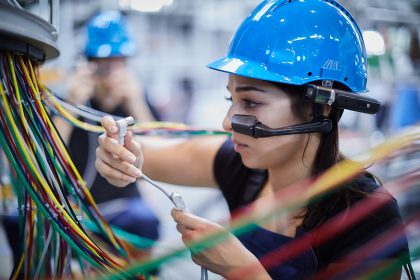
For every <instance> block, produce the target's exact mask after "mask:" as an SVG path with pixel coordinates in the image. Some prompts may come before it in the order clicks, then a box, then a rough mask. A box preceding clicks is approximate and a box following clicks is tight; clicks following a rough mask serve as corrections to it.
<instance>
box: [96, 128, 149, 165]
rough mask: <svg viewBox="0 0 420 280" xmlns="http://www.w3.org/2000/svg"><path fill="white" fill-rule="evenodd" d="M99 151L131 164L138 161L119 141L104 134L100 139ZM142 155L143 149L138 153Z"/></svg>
mask: <svg viewBox="0 0 420 280" xmlns="http://www.w3.org/2000/svg"><path fill="white" fill-rule="evenodd" d="M98 142H99V149H100V150H103V151H104V152H106V153H110V154H113V155H115V156H117V157H118V158H119V159H120V160H123V161H127V162H129V163H135V162H136V160H137V157H136V155H134V154H133V153H132V152H130V151H129V150H128V149H126V148H125V147H124V146H123V145H121V144H119V143H118V141H117V140H115V139H113V138H111V137H108V136H107V135H106V134H102V135H100V136H99V137H98ZM138 152H139V153H140V155H141V149H140V151H138Z"/></svg>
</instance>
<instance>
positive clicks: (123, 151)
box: [95, 116, 143, 187]
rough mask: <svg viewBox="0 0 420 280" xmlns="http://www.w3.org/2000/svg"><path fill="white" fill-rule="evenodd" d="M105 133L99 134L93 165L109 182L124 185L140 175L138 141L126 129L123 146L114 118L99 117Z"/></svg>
mask: <svg viewBox="0 0 420 280" xmlns="http://www.w3.org/2000/svg"><path fill="white" fill-rule="evenodd" d="M101 124H102V126H103V127H104V128H105V133H104V134H102V135H101V136H99V138H98V141H99V147H98V148H97V149H96V161H95V167H96V169H97V170H98V172H99V174H101V175H102V176H103V177H104V178H105V179H106V180H107V181H108V182H109V183H111V184H113V185H114V186H117V187H125V186H126V185H128V184H129V183H133V182H135V181H136V180H137V178H139V177H141V176H142V172H141V168H142V166H143V153H142V150H141V146H140V143H138V142H136V141H135V140H134V138H133V134H132V133H131V131H127V135H126V136H125V138H124V146H123V145H121V144H119V143H118V140H117V139H118V127H117V124H116V123H115V121H114V119H113V118H112V117H110V116H105V117H103V118H102V119H101Z"/></svg>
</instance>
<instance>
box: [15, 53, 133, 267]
mask: <svg viewBox="0 0 420 280" xmlns="http://www.w3.org/2000/svg"><path fill="white" fill-rule="evenodd" d="M19 60H20V63H21V65H22V66H23V67H22V68H23V72H24V74H25V76H26V78H27V80H28V83H29V86H30V87H31V88H32V90H33V91H34V92H35V93H36V96H35V97H36V98H35V100H36V102H37V103H38V105H39V108H40V109H41V114H42V115H43V118H44V120H45V121H46V122H47V124H48V126H49V128H50V130H51V131H52V133H53V136H54V138H55V140H56V143H58V145H59V147H60V150H61V151H62V153H63V155H64V157H65V160H66V161H67V163H68V164H69V165H70V167H71V169H72V171H73V172H74V174H75V175H76V177H77V180H78V181H79V183H80V185H81V186H82V188H83V189H84V190H85V193H86V195H87V199H88V200H89V201H90V203H91V205H92V206H93V207H94V208H95V209H96V210H97V212H98V213H99V209H98V208H97V206H96V203H95V201H94V199H93V197H92V196H91V193H90V191H89V190H88V188H87V186H86V184H85V182H84V180H83V179H82V177H81V176H80V174H79V172H78V170H77V168H76V167H75V166H74V163H73V161H72V160H71V158H70V156H69V154H68V153H67V150H66V148H65V146H64V144H63V143H62V141H61V138H60V137H59V136H58V132H57V131H56V129H55V127H54V126H53V124H52V122H51V120H50V118H49V116H48V114H47V112H46V111H45V109H44V106H43V104H42V102H41V100H40V98H39V96H40V95H39V89H38V87H37V83H33V82H32V80H36V77H35V72H34V71H33V68H32V63H31V62H30V61H29V69H30V71H31V74H32V77H30V76H29V73H28V69H27V68H26V66H25V64H24V63H23V60H22V58H21V57H19ZM31 78H32V79H31ZM71 221H72V225H75V223H73V220H71ZM104 225H105V228H104V229H105V231H106V234H107V235H108V237H109V238H110V240H111V242H112V243H113V245H114V246H115V247H116V248H120V246H119V244H118V243H117V241H116V239H115V235H114V233H113V232H112V230H111V228H110V227H109V225H107V224H106V223H104ZM75 230H76V231H77V232H78V233H80V232H81V231H80V229H79V228H78V227H77V226H76V228H75ZM82 236H86V235H84V234H83V235H82ZM86 237H87V236H86ZM95 247H96V248H97V249H99V248H98V247H97V246H96V245H95ZM95 253H96V252H95ZM113 259H114V260H115V261H116V262H117V263H119V264H123V263H125V261H124V260H122V259H120V258H118V257H116V256H113Z"/></svg>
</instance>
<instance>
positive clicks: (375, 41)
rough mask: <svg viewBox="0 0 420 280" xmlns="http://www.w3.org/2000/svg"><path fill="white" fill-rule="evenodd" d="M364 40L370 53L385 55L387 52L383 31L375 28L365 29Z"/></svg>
mask: <svg viewBox="0 0 420 280" xmlns="http://www.w3.org/2000/svg"><path fill="white" fill-rule="evenodd" d="M363 40H364V41H365V46H366V52H367V54H368V55H383V54H384V53H385V41H384V37H382V35H381V33H379V32H377V31H373V30H366V31H363Z"/></svg>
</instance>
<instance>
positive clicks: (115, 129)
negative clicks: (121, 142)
mask: <svg viewBox="0 0 420 280" xmlns="http://www.w3.org/2000/svg"><path fill="white" fill-rule="evenodd" d="M117 130H118V128H117V127H116V126H111V128H110V131H111V133H115V132H117Z"/></svg>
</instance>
